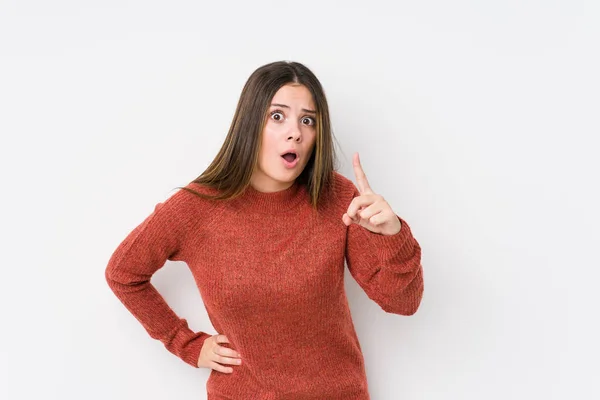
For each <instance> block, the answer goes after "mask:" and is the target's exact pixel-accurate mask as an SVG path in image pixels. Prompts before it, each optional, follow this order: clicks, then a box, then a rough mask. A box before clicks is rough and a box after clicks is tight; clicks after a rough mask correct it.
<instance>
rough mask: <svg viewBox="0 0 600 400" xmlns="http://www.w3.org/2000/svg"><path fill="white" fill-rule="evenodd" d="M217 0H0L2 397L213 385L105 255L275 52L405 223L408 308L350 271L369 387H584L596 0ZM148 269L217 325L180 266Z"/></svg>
mask: <svg viewBox="0 0 600 400" xmlns="http://www.w3.org/2000/svg"><path fill="white" fill-rule="evenodd" d="M216 3H218V2H210V3H208V2H206V3H203V2H199V1H170V2H166V1H163V2H157V1H122V0H119V1H107V0H103V1H64V0H63V1H53V2H47V1H18V2H17V1H2V3H1V6H0V132H1V134H2V146H1V149H2V157H1V158H0V162H1V165H0V170H1V171H2V177H1V178H2V190H3V192H2V200H1V201H2V205H1V207H0V209H1V212H2V216H1V217H2V223H1V225H2V246H3V251H2V254H3V255H4V259H3V262H2V267H3V272H4V273H3V276H2V278H3V279H2V281H1V284H0V285H1V289H2V290H1V291H0V307H2V309H1V310H0V311H1V312H2V315H1V317H2V319H1V321H2V327H1V329H0V398H2V399H11V400H12V399H103V400H105V399H111V400H119V399H142V398H143V399H146V400H151V399H165V398H169V399H182V400H183V399H190V400H191V399H205V396H206V395H205V383H206V379H207V378H208V374H209V370H208V369H195V368H192V367H190V366H189V365H187V364H185V363H183V362H182V361H181V360H179V359H178V358H177V357H175V356H173V355H172V354H171V353H169V352H168V351H167V350H166V349H165V348H164V347H163V346H162V344H161V343H160V342H158V341H155V340H153V339H151V338H150V337H149V336H148V335H147V334H146V332H145V331H144V330H143V328H142V326H141V325H139V324H138V323H137V321H136V320H135V319H134V318H133V317H132V316H131V315H130V314H129V313H128V312H127V310H126V309H125V307H124V306H123V305H122V304H121V303H120V302H119V301H118V299H117V298H116V297H115V296H114V295H113V293H112V292H111V291H110V289H109V288H108V285H107V284H106V282H105V280H104V269H105V267H106V263H107V262H108V259H109V257H110V255H111V254H112V252H113V250H114V249H115V248H116V246H117V245H118V244H119V242H120V241H121V240H122V239H123V238H124V237H125V235H126V234H127V233H128V232H129V231H130V230H131V229H133V227H135V226H136V225H137V224H138V223H140V222H141V221H142V220H143V219H144V218H145V217H146V216H147V215H148V214H149V213H150V212H152V210H153V208H154V206H155V204H156V203H158V202H159V201H162V200H164V199H165V198H167V197H168V196H170V195H171V194H172V193H173V189H174V188H175V187H176V186H182V185H185V184H186V183H188V182H189V181H191V180H192V179H194V178H195V177H197V176H198V175H200V173H201V172H202V171H203V170H204V169H205V168H206V167H207V166H208V164H209V163H210V161H211V160H212V158H213V157H214V156H215V155H216V153H217V151H218V149H219V148H220V145H221V143H222V142H223V139H224V138H225V134H226V132H227V129H228V127H229V123H230V121H231V118H232V116H233V112H234V109H235V105H236V102H237V99H238V96H239V94H240V91H241V88H242V86H243V84H244V82H245V81H246V79H247V78H248V76H249V75H250V74H251V72H252V71H253V70H254V69H256V68H257V67H259V66H261V65H263V64H266V63H268V62H271V61H276V60H295V61H300V62H302V63H304V64H305V65H307V66H308V67H309V68H311V69H312V70H313V71H314V72H315V74H316V75H317V76H318V77H319V79H320V80H321V82H322V84H323V86H324V88H325V90H326V94H327V96H328V99H329V102H330V107H331V113H332V118H333V124H334V129H335V131H334V132H335V135H336V138H337V140H338V142H339V143H340V149H339V150H340V152H339V154H340V158H341V160H342V165H341V168H340V172H341V173H342V174H344V175H346V176H347V177H349V178H350V179H352V180H353V181H355V178H354V175H353V173H352V168H351V157H352V154H353V153H354V152H355V151H358V152H359V154H360V155H361V159H362V162H363V167H364V169H365V171H366V173H367V176H368V178H369V180H370V182H371V186H372V187H373V189H374V190H375V191H376V192H377V193H380V194H382V195H383V196H384V197H385V198H386V199H387V200H388V202H389V203H390V204H391V206H392V208H393V209H394V210H395V211H396V212H397V213H398V214H399V215H401V216H402V217H403V218H405V219H406V220H407V221H408V222H409V223H410V225H411V227H412V229H413V233H414V234H415V236H416V237H417V239H418V241H419V242H420V244H421V245H422V249H423V266H424V272H425V294H424V298H423V301H422V303H421V307H420V309H419V311H418V312H417V313H416V314H415V315H413V316H410V317H403V316H399V315H393V314H386V313H385V312H383V311H382V310H381V309H380V308H379V307H378V306H377V305H376V304H375V303H374V302H372V301H371V300H369V299H368V298H367V297H366V295H365V294H364V292H362V290H361V289H360V287H359V286H358V285H357V284H356V282H355V281H354V280H353V279H352V278H351V276H350V274H349V273H348V272H347V271H346V288H347V290H348V296H349V298H350V302H351V304H350V305H351V308H352V313H353V317H354V321H355V325H356V329H357V332H358V335H359V339H360V340H361V345H362V347H363V351H364V355H365V359H366V365H367V373H368V380H369V386H370V391H371V396H372V398H373V400H396V399H410V400H420V399H427V400H438V399H439V400H446V399H483V398H485V399H583V398H586V399H590V398H599V397H598V396H600V388H599V387H598V383H594V382H593V379H596V382H597V376H598V372H599V369H598V364H597V363H598V359H599V356H600V354H599V346H598V341H597V338H598V337H600V332H599V329H598V310H597V307H598V305H599V303H600V302H599V301H598V300H599V298H598V297H599V296H598V293H597V286H598V283H597V281H598V278H599V274H598V269H599V267H600V262H599V257H598V250H599V248H600V234H599V230H598V226H599V223H600V221H599V220H600V218H599V212H598V204H600V196H599V192H600V190H599V183H598V182H599V181H600V177H599V176H598V175H599V173H598V172H599V171H600V165H599V161H598V155H597V153H598V150H599V146H598V144H599V140H598V134H599V133H600V129H599V125H600V124H599V122H598V116H599V109H600V96H599V93H600V79H599V74H598V71H600V56H599V54H600V52H599V42H600V23H599V22H600V18H599V17H600V6H599V5H598V2H595V1H576V0H571V1H566V0H562V1H542V0H539V1H533V0H528V1H523V0H521V1H516V0H509V1H491V0H490V1H474V0H473V1H466V0H459V1H452V2H447V1H420V2H418V4H416V3H417V2H412V1H411V2H408V1H396V2H392V1H389V2H381V1H369V2H356V3H355V4H354V3H352V2H350V3H348V2H345V5H343V6H342V5H341V3H342V2H339V3H340V4H335V5H334V4H333V3H328V2H310V1H302V2H263V1H251V2H241V1H239V2H237V3H232V2H223V3H222V4H221V5H217V4H216ZM153 283H155V284H156V286H157V287H158V289H159V291H160V292H161V293H162V294H163V295H164V296H165V298H166V299H167V301H168V302H169V304H170V305H172V307H173V308H174V309H175V310H176V312H177V313H178V314H180V315H181V316H183V317H185V318H186V319H188V321H189V322H190V324H191V327H192V329H194V330H204V331H207V332H210V333H211V334H214V333H215V331H214V329H213V327H212V326H211V325H210V323H209V320H208V318H207V315H206V311H205V309H204V307H203V305H202V302H201V298H200V296H199V294H198V292H197V289H196V288H195V286H194V283H193V280H192V277H191V274H190V272H189V270H188V269H187V267H186V265H185V264H184V263H182V262H177V263H171V262H169V263H167V265H166V266H165V268H163V269H161V270H160V271H159V272H158V273H157V274H156V275H155V276H154V278H153Z"/></svg>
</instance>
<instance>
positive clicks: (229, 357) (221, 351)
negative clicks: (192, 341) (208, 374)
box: [198, 334, 242, 374]
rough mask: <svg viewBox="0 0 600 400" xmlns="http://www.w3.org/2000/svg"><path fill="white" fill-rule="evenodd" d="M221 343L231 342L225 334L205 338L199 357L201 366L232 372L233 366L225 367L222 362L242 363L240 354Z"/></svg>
mask: <svg viewBox="0 0 600 400" xmlns="http://www.w3.org/2000/svg"><path fill="white" fill-rule="evenodd" d="M219 343H229V339H227V336H225V335H218V334H217V335H214V336H211V337H209V338H208V339H206V340H204V344H203V345H202V349H201V350H200V357H199V358H198V367H199V368H211V369H214V370H215V371H219V372H224V373H228V374H230V373H232V372H233V368H231V367H224V366H223V365H221V364H233V365H240V364H241V363H242V360H241V358H240V357H241V356H240V354H239V353H238V352H237V351H235V350H233V349H230V348H228V347H223V346H220V345H219Z"/></svg>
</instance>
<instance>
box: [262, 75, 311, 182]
mask: <svg viewBox="0 0 600 400" xmlns="http://www.w3.org/2000/svg"><path fill="white" fill-rule="evenodd" d="M265 118H266V123H265V128H264V130H263V132H262V140H261V149H260V154H259V158H258V167H257V168H256V170H255V171H254V173H253V175H252V178H251V184H252V186H253V187H254V188H255V189H257V190H259V191H261V192H275V191H280V190H284V189H287V188H288V187H290V186H291V185H292V184H293V183H294V180H295V179H296V178H297V177H298V176H299V175H300V174H301V173H302V170H303V169H304V167H305V166H306V164H307V163H308V160H309V159H310V156H311V154H312V151H313V148H314V144H315V139H316V126H315V125H316V108H315V104H314V102H313V98H312V95H311V94H310V91H309V90H308V89H307V88H306V86H303V85H300V84H288V85H285V86H282V87H281V89H279V90H278V91H277V93H275V96H273V99H272V100H271V104H270V107H269V110H268V112H267V115H266V116H265ZM287 152H295V153H296V157H295V158H292V157H290V156H289V155H287V156H286V157H283V155H284V154H285V153H287ZM288 159H289V161H288Z"/></svg>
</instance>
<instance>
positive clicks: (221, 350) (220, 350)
mask: <svg viewBox="0 0 600 400" xmlns="http://www.w3.org/2000/svg"><path fill="white" fill-rule="evenodd" d="M213 353H215V354H217V355H219V356H229V357H241V355H240V353H238V352H237V351H235V350H233V349H230V348H229V347H223V346H215V347H214V348H213Z"/></svg>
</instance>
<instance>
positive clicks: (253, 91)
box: [179, 61, 338, 209]
mask: <svg viewBox="0 0 600 400" xmlns="http://www.w3.org/2000/svg"><path fill="white" fill-rule="evenodd" d="M288 83H297V84H301V85H304V86H306V88H307V89H308V90H309V91H310V93H311V94H312V98H313V101H314V102H315V106H316V112H317V116H316V137H315V146H314V149H313V152H312V154H311V157H310V160H309V161H308V163H307V164H306V166H305V167H304V169H303V170H302V173H301V174H300V175H299V176H298V178H296V179H297V181H298V183H300V184H303V185H306V187H307V192H308V193H309V194H310V198H311V205H312V206H313V208H314V209H317V205H318V202H319V198H321V196H322V194H323V191H324V190H326V189H327V188H328V187H329V185H330V184H331V180H332V179H333V171H334V170H337V168H338V166H337V163H338V160H337V156H336V153H335V149H334V146H333V140H334V139H335V138H334V136H333V133H332V130H331V122H330V118H329V107H328V105H327V99H326V97H325V93H324V91H323V88H322V86H321V83H320V82H319V80H318V79H317V77H316V76H315V75H314V74H313V73H312V71H310V70H309V69H308V68H307V67H306V66H304V65H303V64H300V63H298V62H291V61H277V62H273V63H270V64H266V65H263V66H262V67H260V68H258V69H257V70H256V71H254V72H253V73H252V75H250V77H249V78H248V80H247V81H246V84H245V85H244V88H243V89H242V93H241V95H240V98H239V101H238V104H237V108H236V110H235V114H234V116H233V121H232V122H231V126H230V128H229V132H228V133H227V137H226V138H225V141H224V142H223V145H222V147H221V149H220V150H219V153H218V154H217V156H216V157H215V159H214V160H213V161H212V163H211V164H210V165H209V166H208V168H207V169H206V170H205V171H204V172H203V173H202V174H201V175H200V176H198V177H197V178H196V179H194V180H193V181H192V182H195V183H198V184H201V185H204V186H208V187H210V188H214V189H217V190H218V191H219V192H220V193H217V194H215V195H210V194H206V193H198V192H196V191H194V190H192V189H189V188H186V187H179V188H180V189H183V190H187V191H189V192H192V193H194V194H196V195H198V196H200V197H203V198H209V199H213V200H224V199H230V198H234V197H237V196H238V195H240V194H241V193H242V192H243V191H244V190H245V189H246V188H247V187H248V185H250V178H251V177H252V173H253V171H254V170H255V168H256V167H257V163H258V158H259V157H258V155H259V151H260V145H261V139H262V137H261V136H262V131H263V128H264V126H265V123H266V115H267V112H268V110H269V106H270V104H271V100H272V99H273V96H275V93H276V92H277V91H278V90H279V89H280V88H281V87H282V86H284V85H286V84H288Z"/></svg>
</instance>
